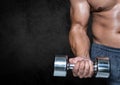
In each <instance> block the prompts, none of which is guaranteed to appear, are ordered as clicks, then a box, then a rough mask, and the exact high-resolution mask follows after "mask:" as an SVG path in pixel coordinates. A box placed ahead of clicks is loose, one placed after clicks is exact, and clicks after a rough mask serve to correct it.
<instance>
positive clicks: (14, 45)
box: [0, 0, 97, 85]
mask: <svg viewBox="0 0 120 85" xmlns="http://www.w3.org/2000/svg"><path fill="white" fill-rule="evenodd" d="M69 29H70V19H69V0H68V1H67V0H2V1H1V2H0V78H1V79H0V85H45V84H46V85H68V84H69V85H83V84H84V85H85V84H90V81H91V80H92V79H78V78H74V77H73V76H72V75H71V73H69V75H68V76H67V77H66V78H54V77H53V76H52V72H53V61H54V56H55V55H56V54H67V55H69V56H70V57H71V56H73V54H72V52H71V49H70V46H69V42H68V32H69ZM95 81H97V80H94V81H92V82H95Z"/></svg>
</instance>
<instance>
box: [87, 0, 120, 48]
mask: <svg viewBox="0 0 120 85" xmlns="http://www.w3.org/2000/svg"><path fill="white" fill-rule="evenodd" d="M88 2H89V4H90V5H91V11H92V15H93V24H92V31H93V36H94V37H93V40H94V42H96V43H99V44H103V45H106V46H111V47H115V48H120V0H88Z"/></svg>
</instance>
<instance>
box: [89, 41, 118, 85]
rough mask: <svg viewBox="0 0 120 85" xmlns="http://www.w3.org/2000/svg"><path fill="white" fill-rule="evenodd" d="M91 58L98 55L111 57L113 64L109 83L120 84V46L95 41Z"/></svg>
mask: <svg viewBox="0 0 120 85" xmlns="http://www.w3.org/2000/svg"><path fill="white" fill-rule="evenodd" d="M90 54H91V59H92V60H95V58H96V57H109V59H110V64H111V67H110V69H111V71H110V78H109V79H107V80H108V85H120V48H112V47H108V46H104V45H100V44H96V43H93V44H92V45H91V52H90Z"/></svg>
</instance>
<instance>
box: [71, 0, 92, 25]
mask: <svg viewBox="0 0 120 85" xmlns="http://www.w3.org/2000/svg"><path fill="white" fill-rule="evenodd" d="M70 2H71V7H70V16H71V21H72V24H79V25H81V26H84V27H86V26H87V24H88V19H89V15H90V7H89V4H88V2H87V0H70Z"/></svg>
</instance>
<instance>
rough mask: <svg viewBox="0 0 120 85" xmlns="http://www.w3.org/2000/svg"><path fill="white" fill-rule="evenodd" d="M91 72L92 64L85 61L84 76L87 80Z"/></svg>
mask: <svg viewBox="0 0 120 85" xmlns="http://www.w3.org/2000/svg"><path fill="white" fill-rule="evenodd" d="M89 72H90V64H89V61H88V60H86V61H85V69H84V74H83V76H84V77H85V78H87V77H89Z"/></svg>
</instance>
